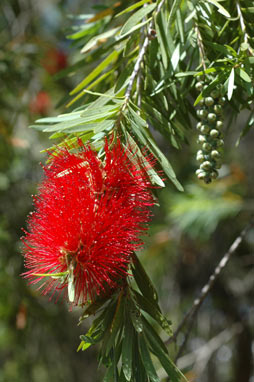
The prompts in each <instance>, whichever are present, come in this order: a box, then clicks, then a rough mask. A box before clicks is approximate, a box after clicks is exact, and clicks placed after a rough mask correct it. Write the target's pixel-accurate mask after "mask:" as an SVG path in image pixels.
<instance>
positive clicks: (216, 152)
mask: <svg viewBox="0 0 254 382" xmlns="http://www.w3.org/2000/svg"><path fill="white" fill-rule="evenodd" d="M211 157H212V158H213V159H219V158H220V157H221V156H220V153H219V151H217V150H213V151H212V152H211Z"/></svg>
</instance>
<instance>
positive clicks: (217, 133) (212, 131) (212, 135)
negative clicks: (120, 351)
mask: <svg viewBox="0 0 254 382" xmlns="http://www.w3.org/2000/svg"><path fill="white" fill-rule="evenodd" d="M219 135H220V133H219V131H218V130H216V129H212V130H211V131H210V136H211V137H212V138H217V137H218V136H219Z"/></svg>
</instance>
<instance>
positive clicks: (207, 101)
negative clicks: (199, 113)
mask: <svg viewBox="0 0 254 382" xmlns="http://www.w3.org/2000/svg"><path fill="white" fill-rule="evenodd" d="M205 104H206V106H212V105H213V104H214V99H213V98H212V97H206V98H205Z"/></svg>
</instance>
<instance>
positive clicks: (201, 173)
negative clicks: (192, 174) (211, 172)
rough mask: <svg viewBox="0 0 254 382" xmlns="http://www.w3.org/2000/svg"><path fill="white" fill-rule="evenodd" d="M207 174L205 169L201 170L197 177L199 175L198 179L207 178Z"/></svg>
mask: <svg viewBox="0 0 254 382" xmlns="http://www.w3.org/2000/svg"><path fill="white" fill-rule="evenodd" d="M205 176H206V173H205V172H204V171H202V172H199V173H198V174H197V177H198V179H200V180H203V179H205Z"/></svg>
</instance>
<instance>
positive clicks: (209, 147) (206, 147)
mask: <svg viewBox="0 0 254 382" xmlns="http://www.w3.org/2000/svg"><path fill="white" fill-rule="evenodd" d="M212 148H213V147H212V145H211V144H210V143H208V142H205V143H203V145H202V149H203V150H204V151H205V152H208V153H209V152H210V151H211V150H212Z"/></svg>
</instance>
